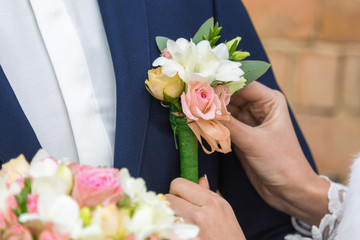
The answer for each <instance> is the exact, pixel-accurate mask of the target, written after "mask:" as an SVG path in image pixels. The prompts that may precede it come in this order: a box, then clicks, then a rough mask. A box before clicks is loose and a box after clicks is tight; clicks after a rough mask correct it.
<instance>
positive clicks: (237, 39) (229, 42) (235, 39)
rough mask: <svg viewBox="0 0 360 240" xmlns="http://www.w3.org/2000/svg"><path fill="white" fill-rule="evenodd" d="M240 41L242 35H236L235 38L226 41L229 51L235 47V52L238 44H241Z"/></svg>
mask: <svg viewBox="0 0 360 240" xmlns="http://www.w3.org/2000/svg"><path fill="white" fill-rule="evenodd" d="M240 41H241V37H236V38H234V39H233V40H230V41H228V42H226V43H225V44H226V46H227V48H228V49H229V51H231V50H232V49H233V50H232V52H234V51H235V50H236V48H237V46H238V45H239V42H240ZM234 44H235V45H234ZM233 45H234V46H233Z"/></svg>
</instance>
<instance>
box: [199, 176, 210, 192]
mask: <svg viewBox="0 0 360 240" xmlns="http://www.w3.org/2000/svg"><path fill="white" fill-rule="evenodd" d="M199 185H200V186H201V187H203V188H206V189H210V186H209V181H208V178H207V176H206V174H205V175H204V176H203V177H201V178H199Z"/></svg>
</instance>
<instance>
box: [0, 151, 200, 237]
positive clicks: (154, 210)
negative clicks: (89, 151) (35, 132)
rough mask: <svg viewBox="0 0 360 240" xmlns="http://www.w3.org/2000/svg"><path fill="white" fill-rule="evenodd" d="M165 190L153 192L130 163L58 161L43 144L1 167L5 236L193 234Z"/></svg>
mask: <svg viewBox="0 0 360 240" xmlns="http://www.w3.org/2000/svg"><path fill="white" fill-rule="evenodd" d="M198 232H199V229H198V227H196V226H194V225H189V224H184V223H182V221H181V219H178V218H176V217H175V215H174V212H173V211H172V210H171V209H170V207H169V204H168V202H167V201H166V200H165V197H164V195H161V194H159V195H156V194H155V193H154V192H148V191H147V190H146V187H145V182H144V180H143V179H141V178H132V177H130V176H129V172H128V171H127V169H121V170H118V169H114V168H102V167H98V168H93V167H90V166H86V165H79V164H77V163H70V162H69V161H68V160H62V161H57V160H55V159H54V158H51V157H50V156H48V155H47V154H46V153H45V152H44V151H43V150H40V151H39V152H38V153H37V154H36V156H35V157H34V159H33V160H32V161H31V164H28V162H27V161H26V159H25V158H24V156H19V157H18V158H16V159H13V160H11V161H10V162H8V163H6V164H4V165H2V170H1V171H0V239H8V240H32V239H34V240H36V239H37V240H70V239H79V240H80V239H83V240H85V239H86V240H96V239H99V240H100V239H106V240H110V239H116V240H122V239H125V240H142V239H149V240H163V239H191V238H195V237H196V236H197V235H198Z"/></svg>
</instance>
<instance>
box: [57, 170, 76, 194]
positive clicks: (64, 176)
mask: <svg viewBox="0 0 360 240" xmlns="http://www.w3.org/2000/svg"><path fill="white" fill-rule="evenodd" d="M56 177H57V178H60V179H61V180H63V181H64V183H65V184H66V193H67V194H70V193H71V189H72V187H73V174H72V172H71V169H70V168H69V167H68V166H66V165H65V164H61V165H60V166H59V168H58V170H57V172H56Z"/></svg>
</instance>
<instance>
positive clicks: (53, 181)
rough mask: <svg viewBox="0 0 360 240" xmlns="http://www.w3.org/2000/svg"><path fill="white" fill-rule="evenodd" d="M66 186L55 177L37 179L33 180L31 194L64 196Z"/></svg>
mask: <svg viewBox="0 0 360 240" xmlns="http://www.w3.org/2000/svg"><path fill="white" fill-rule="evenodd" d="M66 190H67V189H66V184H65V182H64V181H63V180H61V179H60V178H57V177H39V178H35V179H34V181H33V183H32V184H31V192H32V193H33V194H42V193H47V194H51V195H53V196H61V195H66V193H67V192H66Z"/></svg>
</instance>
